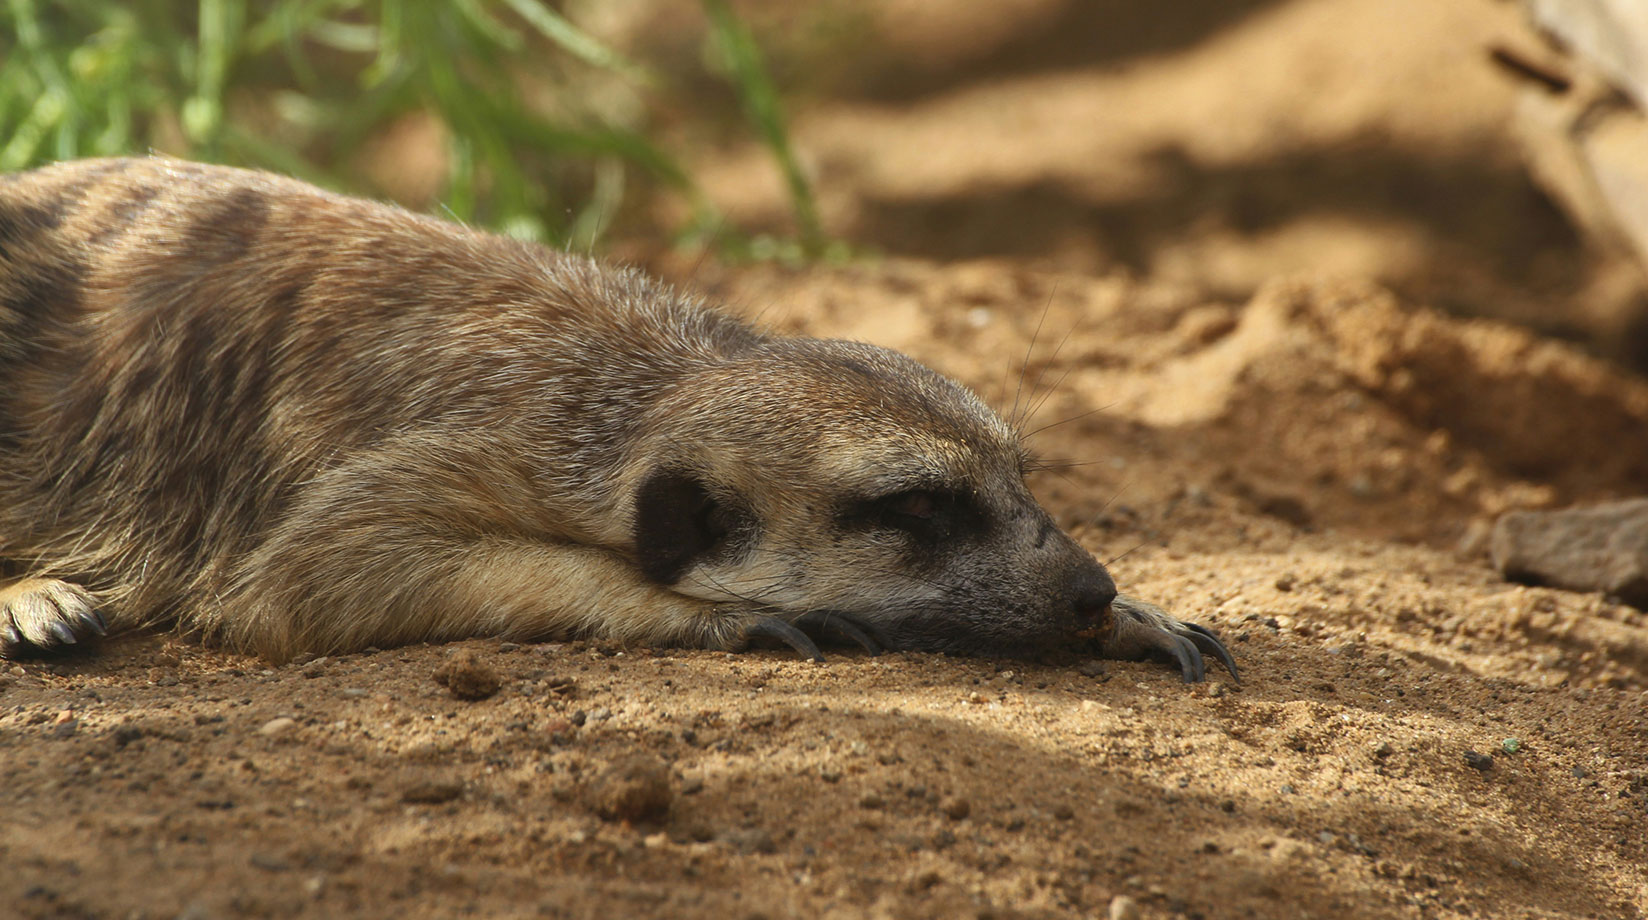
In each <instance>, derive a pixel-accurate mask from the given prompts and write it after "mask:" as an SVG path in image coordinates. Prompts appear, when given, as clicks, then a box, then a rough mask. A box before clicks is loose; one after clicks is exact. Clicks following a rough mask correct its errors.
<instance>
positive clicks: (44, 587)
mask: <svg viewBox="0 0 1648 920" xmlns="http://www.w3.org/2000/svg"><path fill="white" fill-rule="evenodd" d="M108 628H109V626H108V623H106V622H105V621H104V619H103V615H102V614H101V613H99V612H98V610H97V601H96V599H94V598H93V597H92V595H91V594H90V593H88V592H87V591H86V590H85V589H84V588H82V587H80V586H79V585H75V584H70V583H69V582H66V581H59V580H57V579H55V578H20V579H18V580H16V581H13V582H11V583H10V584H7V585H4V586H0V656H4V657H8V658H9V657H11V656H12V655H15V654H17V653H19V652H23V651H27V650H29V649H36V650H41V651H47V650H51V649H56V648H60V647H62V646H65V645H75V644H77V643H79V642H80V641H82V640H84V639H89V638H91V637H93V636H102V635H104V634H105V633H107V632H108Z"/></svg>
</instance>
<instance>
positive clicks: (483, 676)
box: [434, 649, 503, 700]
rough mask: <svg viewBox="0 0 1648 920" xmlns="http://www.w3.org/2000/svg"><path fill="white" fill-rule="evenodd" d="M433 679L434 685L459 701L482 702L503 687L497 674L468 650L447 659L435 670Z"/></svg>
mask: <svg viewBox="0 0 1648 920" xmlns="http://www.w3.org/2000/svg"><path fill="white" fill-rule="evenodd" d="M434 677H435V682H436V683H438V684H440V685H441V686H443V687H445V688H446V689H447V691H448V692H450V693H451V694H452V695H453V696H454V697H457V698H458V699H460V700H484V699H486V698H487V697H489V696H491V695H493V694H494V693H497V692H498V689H499V688H500V687H502V686H503V680H502V679H501V678H499V677H498V672H497V671H494V670H492V668H491V667H489V666H487V664H486V663H485V662H483V661H481V659H480V657H479V656H477V655H476V654H475V653H474V652H473V651H472V650H470V649H464V650H462V651H460V652H458V653H457V654H456V655H453V656H452V657H451V658H448V659H447V660H446V663H445V664H443V665H441V666H440V667H439V668H436V669H435V674H434Z"/></svg>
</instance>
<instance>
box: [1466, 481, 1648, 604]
mask: <svg viewBox="0 0 1648 920" xmlns="http://www.w3.org/2000/svg"><path fill="white" fill-rule="evenodd" d="M1490 542H1491V547H1490V548H1491V550H1492V552H1493V560H1494V565H1495V566H1496V567H1497V568H1498V569H1499V571H1500V572H1501V573H1503V574H1504V575H1505V577H1506V578H1509V579H1511V580H1512V581H1522V582H1530V583H1534V584H1545V585H1552V586H1554V587H1558V588H1566V589H1569V590H1572V591H1602V592H1604V593H1606V594H1608V595H1610V596H1612V597H1616V598H1618V599H1619V600H1620V601H1622V602H1624V603H1627V604H1630V605H1632V606H1634V607H1639V608H1642V609H1648V498H1637V499H1631V500H1629V501H1620V502H1610V503H1608V504H1604V505H1597V506H1594V507H1590V508H1569V509H1566V510H1563V511H1513V512H1511V513H1509V514H1506V515H1504V516H1502V517H1501V518H1500V519H1499V521H1498V522H1497V523H1496V524H1495V525H1494V531H1493V537H1492V540H1491V541H1490Z"/></svg>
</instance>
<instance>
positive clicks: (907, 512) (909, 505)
mask: <svg viewBox="0 0 1648 920" xmlns="http://www.w3.org/2000/svg"><path fill="white" fill-rule="evenodd" d="M884 501H885V502H886V506H885V507H886V510H887V511H888V512H889V513H891V514H895V515H898V516H900V517H907V518H914V519H916V520H918V521H927V520H931V519H932V517H933V515H934V514H936V513H938V506H939V496H938V495H936V494H934V493H932V492H929V491H927V490H925V489H916V490H913V491H910V492H900V493H899V494H897V495H893V496H890V497H889V498H887V499H884Z"/></svg>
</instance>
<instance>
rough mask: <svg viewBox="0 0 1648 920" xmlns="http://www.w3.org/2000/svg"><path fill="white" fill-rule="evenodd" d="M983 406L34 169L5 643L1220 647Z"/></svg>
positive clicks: (490, 260) (947, 387)
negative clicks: (1097, 535) (1092, 543)
mask: <svg viewBox="0 0 1648 920" xmlns="http://www.w3.org/2000/svg"><path fill="white" fill-rule="evenodd" d="M1023 463H1024V456H1023V453H1022V451H1021V449H1020V447H1019V445H1018V443H1017V440H1016V439H1015V437H1014V435H1013V432H1012V431H1011V430H1010V429H1009V428H1008V427H1007V426H1006V425H1005V424H1004V423H1002V422H1001V420H1000V419H999V418H998V417H997V416H996V415H995V414H993V413H992V412H990V411H989V409H987V408H986V407H985V406H984V405H983V404H982V403H980V402H979V401H978V400H977V399H976V397H974V396H973V395H972V394H971V393H969V392H967V391H966V390H965V389H963V388H962V387H960V386H959V385H957V384H955V383H953V382H951V381H950V380H948V379H946V378H944V377H942V376H940V375H938V374H937V373H935V372H933V371H931V370H928V369H927V368H925V367H922V366H921V365H919V364H916V363H915V362H913V361H910V360H909V359H908V358H905V357H903V356H901V355H898V354H896V353H894V352H891V351H887V350H885V349H881V348H877V347H874V346H869V345H863V344H859V343H850V342H837V341H825V340H816V339H807V338H795V337H784V336H773V335H768V334H764V333H761V332H759V331H757V330H755V329H752V328H751V327H749V326H746V325H744V324H742V323H740V322H738V321H736V320H734V319H732V318H730V317H727V316H725V315H723V314H720V313H717V312H714V311H712V310H709V309H707V308H705V307H704V306H702V305H700V304H698V303H697V302H695V301H694V300H692V299H691V298H689V297H686V296H684V295H682V294H679V293H677V292H674V291H672V290H670V289H668V288H666V287H663V286H661V285H658V284H656V283H654V282H651V281H649V280H647V279H645V278H644V277H642V276H640V275H639V274H636V273H634V272H631V271H625V270H614V269H610V268H602V267H599V266H597V265H596V264H595V263H593V262H591V261H589V260H586V259H582V258H578V257H574V256H569V255H565V254H562V253H557V252H552V251H549V250H546V249H543V248H541V247H538V246H534V245H530V244H526V243H522V242H517V241H513V240H508V239H504V238H500V237H496V236H491V235H488V234H484V233H481V232H478V231H475V230H472V229H469V228H466V227H463V226H460V225H457V224H453V223H449V222H444V221H439V220H435V219H431V218H427V217H421V216H418V215H414V214H411V213H408V212H406V211H402V210H399V209H396V208H392V207H387V206H383V205H379V204H375V203H371V202H367V201H362V200H358V199H352V198H346V197H341V196H337V195H333V194H329V193H327V192H323V191H321V190H319V189H316V188H313V187H311V186H308V185H305V184H302V183H299V182H296V181H293V180H289V179H284V178H280V177H277V176H272V175H268V174H263V173H256V172H248V171H244V170H235V169H228V168H223V167H213V166H203V165H198V164H192V163H185V162H180V161H174V160H168V159H161V158H151V159H124V160H89V161H79V162H73V163H65V164H59V165H57V166H52V167H48V168H45V169H41V170H37V171H34V172H31V173H23V174H16V175H11V176H5V177H0V563H3V564H4V565H5V566H6V568H7V570H8V573H7V574H9V575H10V576H11V577H12V578H13V579H14V580H13V581H11V582H10V583H9V584H8V585H7V586H6V587H3V588H0V651H5V652H7V653H12V652H16V651H20V650H25V649H31V648H33V649H49V648H54V647H59V646H62V645H64V644H72V643H74V642H76V641H77V640H79V639H82V638H85V637H86V636H87V635H90V634H93V633H100V632H102V631H103V629H104V628H105V627H106V626H115V627H123V626H134V625H148V624H158V623H165V622H178V623H182V624H184V625H186V626H189V627H192V628H195V629H197V630H199V631H200V632H202V633H204V634H205V635H206V636H207V637H208V638H210V639H214V640H217V641H221V642H224V643H226V644H229V645H231V646H233V647H237V648H244V649H248V650H252V651H256V652H258V653H260V654H262V655H265V656H267V657H269V658H271V659H274V660H283V659H285V658H288V657H290V656H292V655H294V654H297V653H299V652H302V651H312V652H316V653H323V652H335V651H346V650H350V649H357V648H361V647H364V646H368V645H379V646H386V645H393V644H398V643H407V642H414V641H425V640H440V639H451V638H459V637H465V636H476V635H494V636H507V637H515V638H522V639H535V638H546V637H552V636H572V635H588V636H605V637H612V638H616V639H621V640H627V641H634V642H640V643H655V644H681V645H693V646H702V647H710V648H740V647H742V646H743V645H744V644H745V643H746V642H747V641H748V640H749V639H750V638H752V637H755V636H770V637H774V638H778V639H782V640H783V641H785V642H788V643H790V644H791V645H792V646H795V647H796V648H798V649H799V650H802V651H804V652H807V653H810V654H815V653H816V649H815V648H813V646H812V644H811V640H810V639H809V638H808V635H807V634H808V633H811V634H815V635H817V634H830V635H834V636H837V637H842V638H847V639H850V640H853V641H858V642H860V643H861V644H864V645H867V646H870V647H872V648H874V647H878V646H880V645H884V644H885V645H891V646H893V647H898V648H910V649H931V650H953V651H962V652H968V651H971V652H990V653H1032V652H1035V651H1038V650H1041V649H1047V648H1056V647H1059V646H1061V645H1070V644H1073V643H1076V642H1078V641H1081V637H1083V636H1096V637H1097V639H1098V641H1099V642H1100V643H1101V644H1102V647H1103V650H1104V651H1106V652H1107V653H1110V654H1113V655H1117V656H1125V657H1135V656H1137V655H1140V654H1145V653H1149V652H1152V651H1154V652H1159V653H1166V654H1168V655H1171V656H1174V657H1176V658H1178V660H1179V661H1180V664H1181V665H1182V667H1183V668H1184V671H1185V674H1186V676H1187V678H1189V677H1200V675H1201V673H1202V662H1201V657H1200V654H1199V651H1198V649H1200V650H1203V651H1208V652H1210V653H1212V654H1216V655H1218V656H1219V657H1220V659H1221V660H1225V661H1227V662H1228V655H1226V653H1225V652H1224V649H1223V648H1222V646H1220V645H1219V644H1218V642H1217V640H1216V639H1213V638H1212V636H1211V634H1209V633H1207V632H1206V631H1205V630H1202V629H1201V628H1200V627H1195V626H1190V625H1187V624H1182V623H1179V622H1178V621H1177V620H1173V619H1172V618H1169V617H1166V616H1165V615H1164V614H1161V613H1160V611H1158V610H1155V609H1154V608H1151V607H1149V605H1143V604H1138V603H1137V602H1131V601H1128V600H1127V599H1125V598H1124V599H1122V600H1120V601H1118V602H1116V603H1114V604H1113V603H1112V601H1113V599H1114V598H1115V591H1114V587H1113V585H1112V583H1111V581H1110V578H1109V576H1108V574H1107V573H1106V572H1105V571H1104V569H1103V567H1102V566H1100V565H1099V564H1098V563H1097V562H1096V561H1094V560H1093V559H1092V557H1091V556H1090V555H1089V554H1088V553H1087V552H1086V551H1084V550H1082V549H1081V548H1080V547H1079V546H1077V545H1076V544H1075V542H1074V541H1072V540H1071V539H1070V538H1069V537H1068V536H1066V535H1065V534H1064V533H1063V532H1062V531H1060V530H1059V529H1058V528H1057V527H1056V526H1054V524H1053V522H1052V521H1051V519H1050V518H1049V517H1048V516H1047V514H1046V512H1045V511H1043V510H1042V509H1041V508H1040V506H1038V505H1037V504H1036V503H1035V501H1034V499H1033V498H1031V496H1030V495H1029V493H1028V491H1027V490H1026V489H1025V487H1024V485H1023V481H1022V475H1023Z"/></svg>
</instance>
